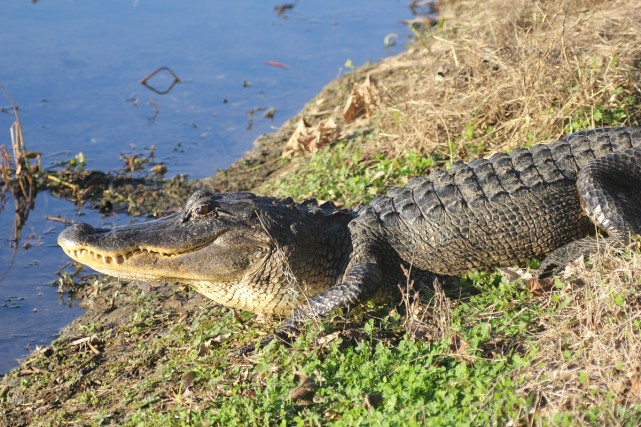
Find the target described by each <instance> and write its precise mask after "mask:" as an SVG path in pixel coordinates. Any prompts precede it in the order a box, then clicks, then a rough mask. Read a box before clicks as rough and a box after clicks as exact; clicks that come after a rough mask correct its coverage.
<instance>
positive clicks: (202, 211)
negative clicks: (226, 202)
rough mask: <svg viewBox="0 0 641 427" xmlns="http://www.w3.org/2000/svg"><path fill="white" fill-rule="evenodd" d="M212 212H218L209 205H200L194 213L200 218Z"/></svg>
mask: <svg viewBox="0 0 641 427" xmlns="http://www.w3.org/2000/svg"><path fill="white" fill-rule="evenodd" d="M211 212H213V213H214V214H215V213H216V211H215V210H214V207H213V206H211V205H208V204H202V205H198V206H196V208H195V209H194V213H195V214H196V215H198V216H203V215H207V214H208V213H211Z"/></svg>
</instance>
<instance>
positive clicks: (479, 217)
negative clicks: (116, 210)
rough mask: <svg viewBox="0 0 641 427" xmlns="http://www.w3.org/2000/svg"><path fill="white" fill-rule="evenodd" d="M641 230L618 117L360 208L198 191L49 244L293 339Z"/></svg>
mask: <svg viewBox="0 0 641 427" xmlns="http://www.w3.org/2000/svg"><path fill="white" fill-rule="evenodd" d="M597 229H598V232H596V230H597ZM640 230H641V127H622V128H601V129H592V130H587V131H581V132H577V133H574V134H571V135H569V136H568V137H566V138H565V139H563V140H560V141H557V142H554V143H551V144H538V145H534V146H532V147H531V148H529V149H525V148H520V149H516V150H514V151H512V152H511V153H510V154H505V153H500V154H494V155H492V156H491V157H489V158H480V159H476V160H473V161H471V162H469V163H464V162H462V161H458V162H456V163H454V164H453V165H452V166H451V167H450V168H448V169H435V170H432V171H431V173H430V174H429V175H428V176H427V177H417V178H413V179H412V180H411V181H410V182H409V183H408V184H407V186H405V187H404V188H396V189H393V190H392V191H390V192H389V193H388V194H387V195H384V196H380V197H377V198H376V199H374V200H373V201H372V202H371V203H370V204H369V205H364V206H361V207H359V208H357V209H356V210H346V209H338V208H337V207H336V206H335V205H334V204H332V203H331V202H326V203H324V204H321V205H319V204H318V203H317V202H316V201H313V200H311V201H305V202H302V203H295V202H294V201H293V200H292V199H290V198H287V199H277V198H273V197H261V196H256V195H254V194H252V193H245V192H242V193H227V194H212V193H209V192H206V191H197V192H195V193H194V194H193V195H192V196H191V197H190V198H189V200H188V201H187V203H186V206H185V207H184V208H182V209H181V210H179V211H177V212H176V213H173V214H171V215H169V216H167V217H164V218H161V219H157V220H152V221H148V222H142V223H138V224H132V225H124V226H115V227H112V228H94V227H92V226H90V225H88V224H77V225H73V226H71V227H69V228H67V229H66V230H64V231H63V232H62V233H61V234H60V236H59V238H58V243H59V244H60V246H61V247H62V248H63V249H64V251H65V252H66V253H67V254H68V255H69V256H70V257H71V258H73V259H74V260H76V261H78V262H80V263H83V264H86V265H88V266H90V267H91V268H93V269H95V270H97V271H99V272H104V273H106V274H109V275H113V276H116V277H123V278H128V279H136V280H151V281H156V282H158V281H160V282H178V283H184V284H188V285H190V286H192V287H193V288H194V289H195V290H196V291H198V292H200V293H202V294H204V295H205V296H207V297H209V298H211V299H213V300H214V301H216V302H217V303H219V304H222V305H224V306H227V307H233V308H239V309H243V310H248V311H252V312H256V313H275V314H280V315H288V316H289V317H287V318H286V319H285V320H284V321H283V322H282V323H281V325H280V326H279V327H278V328H277V329H276V332H275V336H278V337H291V336H293V335H295V334H296V332H297V331H298V330H300V327H301V325H302V324H303V323H304V322H306V321H308V320H310V319H315V318H322V317H323V316H326V315H327V314H328V313H330V312H331V311H333V310H334V309H336V308H338V307H348V306H353V305H355V304H358V303H360V302H363V301H365V300H368V299H371V298H375V297H394V296H397V297H398V295H399V294H400V289H403V288H406V286H407V284H408V283H411V284H413V285H414V286H415V287H421V286H430V285H432V284H433V283H434V281H435V280H437V281H441V280H443V282H444V283H446V282H447V280H449V279H451V278H453V277H460V276H462V275H464V274H465V273H467V272H470V271H474V270H477V271H478V270H491V269H494V268H497V267H505V266H515V265H523V264H524V263H526V262H528V261H529V260H531V259H533V258H539V259H542V258H544V260H543V262H542V264H541V267H540V270H539V271H538V272H537V273H536V274H537V277H539V276H540V277H543V276H544V275H545V274H550V273H555V272H557V271H559V268H562V267H564V266H565V265H566V264H567V263H568V262H570V261H572V260H574V259H576V258H578V257H580V256H583V255H588V254H591V253H596V252H599V251H600V248H603V247H604V245H603V243H606V244H609V245H612V246H615V247H624V246H625V245H628V244H629V243H630V242H631V239H633V238H634V237H636V236H637V235H639V234H640ZM269 339H270V338H267V339H266V340H264V341H263V343H265V342H267V341H268V340H269ZM250 348H253V347H251V346H250Z"/></svg>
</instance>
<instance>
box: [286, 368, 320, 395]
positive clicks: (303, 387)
mask: <svg viewBox="0 0 641 427" xmlns="http://www.w3.org/2000/svg"><path fill="white" fill-rule="evenodd" d="M294 373H295V375H296V376H297V377H298V378H299V381H298V385H297V386H296V387H294V388H292V389H291V390H289V398H290V399H294V400H303V401H309V400H311V399H312V398H313V397H314V394H315V393H316V382H315V381H314V380H313V379H312V378H311V377H308V376H307V375H306V374H305V373H304V372H301V371H295V372H294Z"/></svg>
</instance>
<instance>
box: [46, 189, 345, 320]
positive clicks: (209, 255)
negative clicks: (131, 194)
mask: <svg viewBox="0 0 641 427" xmlns="http://www.w3.org/2000/svg"><path fill="white" fill-rule="evenodd" d="M351 219H352V214H351V213H350V212H347V211H341V210H337V209H336V208H335V207H334V206H333V205H332V204H324V205H322V206H318V205H317V204H316V202H314V201H309V202H304V203H302V204H297V203H294V202H293V201H292V200H291V199H284V200H279V199H275V198H271V197H258V196H255V195H254V194H251V193H229V194H211V193H208V192H205V191H197V192H196V193H194V194H193V195H192V196H191V197H190V198H189V200H188V201H187V204H186V206H185V207H184V208H183V209H181V210H179V211H178V212H176V213H174V214H172V215H169V216H167V217H164V218H161V219H157V220H153V221H148V222H143V223H138V224H131V225H121V226H115V227H111V228H95V227H92V226H90V225H88V224H76V225H73V226H71V227H69V228H67V229H66V230H64V231H63V232H62V233H61V234H60V236H59V237H58V244H59V245H60V246H61V247H62V248H63V249H64V251H65V252H66V253H67V255H69V256H70V257H71V258H73V259H74V260H76V261H78V262H80V263H82V264H85V265H88V266H89V267H91V268H93V269H94V270H97V271H99V272H102V273H105V274H109V275H112V276H116V277H121V278H126V279H135V280H147V281H153V282H172V283H184V284H188V285H190V286H192V287H193V288H194V289H196V290H197V291H198V292H201V293H202V294H204V295H205V296H207V297H209V298H211V299H213V300H214V301H216V302H218V303H220V304H222V305H225V306H228V307H234V308H241V309H244V310H248V311H253V312H257V313H277V314H287V313H289V312H290V311H291V310H292V308H294V307H295V306H297V305H298V304H299V303H300V301H301V300H302V299H304V298H307V297H311V296H313V295H315V294H317V293H319V292H321V291H323V290H325V289H327V288H328V287H329V286H331V285H332V284H333V283H334V282H335V281H336V279H337V278H338V276H339V275H340V273H341V271H342V268H343V267H344V265H343V264H344V262H346V261H345V260H346V259H347V256H348V253H349V251H350V250H351V246H350V243H349V242H350V239H349V236H348V231H347V223H348V222H349V221H350V220H351Z"/></svg>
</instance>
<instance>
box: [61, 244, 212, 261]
mask: <svg viewBox="0 0 641 427" xmlns="http://www.w3.org/2000/svg"><path fill="white" fill-rule="evenodd" d="M203 246H204V245H203ZM200 247H202V246H200ZM200 247H194V248H190V249H189V250H186V251H181V252H159V251H155V250H152V249H134V250H133V251H129V252H127V253H124V254H115V255H106V254H101V253H100V252H94V251H92V250H90V249H65V250H64V251H65V253H66V254H67V255H69V257H71V258H73V259H83V260H94V261H99V262H102V263H103V264H124V263H125V261H128V260H129V259H131V258H133V257H134V256H136V255H140V254H144V253H147V254H151V255H158V256H161V257H173V256H178V255H181V254H184V253H187V252H192V251H195V250H198V249H199V248H200Z"/></svg>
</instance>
